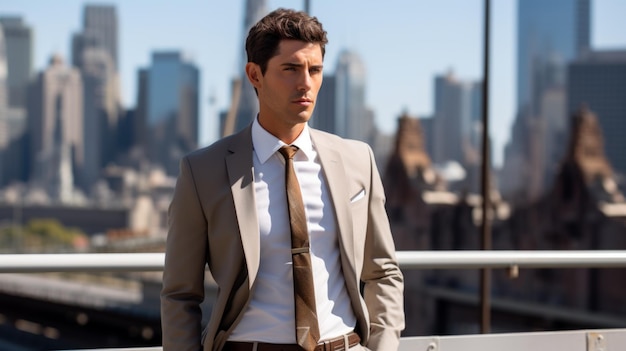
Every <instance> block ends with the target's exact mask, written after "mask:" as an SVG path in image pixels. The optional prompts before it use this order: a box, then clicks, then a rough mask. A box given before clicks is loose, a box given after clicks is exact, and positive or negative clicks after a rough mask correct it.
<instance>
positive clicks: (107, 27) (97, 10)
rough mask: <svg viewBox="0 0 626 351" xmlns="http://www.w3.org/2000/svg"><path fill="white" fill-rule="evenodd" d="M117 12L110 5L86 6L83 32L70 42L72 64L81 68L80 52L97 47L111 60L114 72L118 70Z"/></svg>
mask: <svg viewBox="0 0 626 351" xmlns="http://www.w3.org/2000/svg"><path fill="white" fill-rule="evenodd" d="M117 23H118V21H117V11H116V9H115V6H112V5H86V6H85V8H84V12H83V30H82V32H80V33H77V34H75V35H74V37H73V40H72V62H73V64H74V65H75V66H77V67H81V66H82V56H83V55H82V51H83V50H85V49H87V48H89V47H99V48H102V49H103V50H104V51H106V52H107V53H108V54H109V55H110V56H111V60H113V64H114V67H115V70H116V71H117V70H118V69H119V64H118V50H117Z"/></svg>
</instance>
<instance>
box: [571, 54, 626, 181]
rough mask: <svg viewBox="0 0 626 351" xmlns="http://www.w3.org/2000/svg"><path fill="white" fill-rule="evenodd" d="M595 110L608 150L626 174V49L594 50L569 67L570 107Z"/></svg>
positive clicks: (621, 172) (614, 166)
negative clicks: (583, 107) (584, 107)
mask: <svg viewBox="0 0 626 351" xmlns="http://www.w3.org/2000/svg"><path fill="white" fill-rule="evenodd" d="M581 106H586V107H587V108H588V109H590V110H591V111H594V112H595V114H596V116H597V119H598V123H599V125H600V128H601V130H602V134H603V135H604V148H605V150H604V152H606V156H607V158H608V159H609V163H610V164H612V166H613V168H614V170H615V171H616V172H618V173H620V174H621V175H622V176H625V175H626V50H619V51H618V50H616V51H593V52H589V53H587V54H586V55H583V56H582V57H581V58H580V59H579V60H576V61H575V62H573V63H571V64H570V65H569V69H568V83H567V111H568V113H569V115H573V114H574V113H575V112H576V111H578V110H579V109H580V108H581Z"/></svg>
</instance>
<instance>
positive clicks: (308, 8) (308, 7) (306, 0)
mask: <svg viewBox="0 0 626 351" xmlns="http://www.w3.org/2000/svg"><path fill="white" fill-rule="evenodd" d="M304 12H306V13H308V14H309V15H310V14H311V1H310V0H304Z"/></svg>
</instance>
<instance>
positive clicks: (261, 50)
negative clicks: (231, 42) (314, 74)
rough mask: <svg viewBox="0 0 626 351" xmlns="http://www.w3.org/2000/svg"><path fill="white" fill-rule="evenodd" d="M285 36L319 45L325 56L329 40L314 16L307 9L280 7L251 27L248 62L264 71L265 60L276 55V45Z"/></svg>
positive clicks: (247, 51)
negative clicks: (303, 10) (305, 10)
mask: <svg viewBox="0 0 626 351" xmlns="http://www.w3.org/2000/svg"><path fill="white" fill-rule="evenodd" d="M285 39H293V40H300V41H304V42H307V43H314V44H319V45H320V48H321V49H322V58H324V53H325V52H326V49H325V45H326V43H328V39H327V38H326V31H325V30H324V28H323V27H322V24H321V23H320V22H319V21H318V20H317V18H316V17H311V16H309V15H308V14H306V12H302V11H295V10H289V9H283V8H280V9H277V10H275V11H272V12H270V13H269V14H268V15H267V16H265V17H263V18H262V19H261V20H260V21H259V22H257V23H256V24H255V25H254V26H252V28H250V31H249V32H248V38H247V39H246V53H247V55H248V62H254V63H256V64H257V65H259V66H260V67H261V73H262V74H265V71H266V70H267V62H268V61H269V60H270V59H271V58H272V57H274V56H276V55H277V54H278V44H279V43H280V41H281V40H285Z"/></svg>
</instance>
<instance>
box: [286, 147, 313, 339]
mask: <svg viewBox="0 0 626 351" xmlns="http://www.w3.org/2000/svg"><path fill="white" fill-rule="evenodd" d="M279 151H280V153H281V154H282V155H283V157H284V158H285V185H286V188H287V202H288V205H289V224H290V226H291V259H292V264H293V292H294V299H295V308H296V341H297V342H298V345H300V346H302V348H303V349H305V350H307V351H309V350H313V349H315V346H316V345H317V343H318V341H319V339H320V331H319V326H318V325H317V310H316V309H315V290H314V287H313V270H312V268H311V255H310V253H309V232H308V230H307V227H306V215H305V214H304V203H303V201H302V194H301V193H300V184H298V178H296V172H295V171H294V168H293V155H295V154H296V152H297V151H298V147H297V146H283V147H282V148H281V149H280V150H279Z"/></svg>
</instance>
